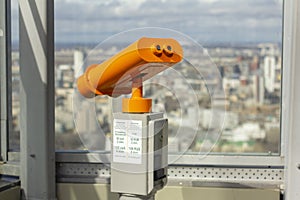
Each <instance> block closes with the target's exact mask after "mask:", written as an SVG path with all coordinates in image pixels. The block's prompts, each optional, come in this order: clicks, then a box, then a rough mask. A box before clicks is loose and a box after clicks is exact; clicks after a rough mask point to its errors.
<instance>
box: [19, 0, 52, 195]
mask: <svg viewBox="0 0 300 200" xmlns="http://www.w3.org/2000/svg"><path fill="white" fill-rule="evenodd" d="M19 8H20V9H19V10H20V75H21V91H20V99H21V111H20V112H21V116H20V124H21V126H20V131H21V189H22V195H23V199H28V200H35V199H38V200H40V199H45V200H46V199H47V200H51V199H56V194H55V144H54V141H55V133H54V26H53V25H54V10H53V9H54V1H53V0H19Z"/></svg>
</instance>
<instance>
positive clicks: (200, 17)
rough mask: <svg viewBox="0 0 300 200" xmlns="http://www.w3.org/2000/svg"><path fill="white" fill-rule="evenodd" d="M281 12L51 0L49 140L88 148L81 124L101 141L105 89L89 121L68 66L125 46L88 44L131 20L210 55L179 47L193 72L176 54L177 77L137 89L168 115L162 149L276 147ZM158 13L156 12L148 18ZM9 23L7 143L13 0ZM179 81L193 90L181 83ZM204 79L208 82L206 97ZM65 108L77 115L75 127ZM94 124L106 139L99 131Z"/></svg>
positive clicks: (270, 0) (125, 0)
mask: <svg viewBox="0 0 300 200" xmlns="http://www.w3.org/2000/svg"><path fill="white" fill-rule="evenodd" d="M282 12H283V10H282V0H255V1H254V0H243V1H241V2H237V1H231V0H228V1H224V0H191V1H181V0H172V1H168V0H153V1H150V0H108V1H107V0H105V1H99V0H89V1H84V0H72V1H70V0H55V44H56V51H55V66H54V68H55V77H56V78H55V88H56V91H55V92H56V97H55V103H56V109H55V116H56V122H55V129H56V130H55V131H56V148H57V150H87V149H86V148H87V147H86V146H85V145H84V144H82V141H81V140H84V139H85V138H84V134H85V133H86V135H87V136H88V138H86V139H87V140H86V141H85V143H89V145H88V146H92V147H93V148H92V149H93V150H110V144H109V138H110V137H111V126H110V125H111V122H112V108H111V105H112V104H113V102H112V100H110V99H109V98H108V97H97V98H96V99H95V106H96V113H97V114H96V118H97V120H96V121H92V120H89V115H87V114H86V111H85V110H86V109H88V108H89V106H88V105H82V107H81V108H77V107H75V108H73V100H74V99H73V95H74V87H75V82H76V81H75V80H76V73H78V69H79V68H80V67H81V66H82V65H83V64H84V62H85V60H86V59H87V58H88V59H89V62H91V63H100V62H102V61H103V60H104V59H106V58H108V57H110V56H112V55H114V54H115V53H117V52H118V51H120V50H121V48H123V47H125V46H124V44H122V45H120V44H119V43H115V44H113V43H111V44H110V45H106V46H105V45H104V46H101V48H98V49H96V50H93V49H94V48H95V46H96V45H97V44H99V43H101V42H102V41H104V40H105V39H106V38H108V37H110V36H112V35H114V34H117V33H119V32H122V31H126V30H128V29H132V28H143V27H153V26H155V27H163V28H170V29H174V30H177V31H180V32H183V33H185V34H187V35H189V36H190V37H192V38H193V39H195V40H196V41H198V42H199V43H200V44H201V45H203V47H204V49H203V52H202V53H203V54H208V55H209V56H210V59H211V61H212V62H210V63H205V62H204V63H203V58H200V57H199V54H197V53H196V52H194V53H193V51H188V53H187V54H185V57H186V58H188V59H189V60H191V61H193V63H202V68H201V70H202V72H203V74H200V75H199V74H198V75H195V71H194V70H193V67H191V66H190V64H189V63H188V62H185V61H184V62H181V63H179V64H178V65H176V66H175V67H174V69H175V70H176V71H178V72H180V73H182V74H183V75H184V81H183V79H181V78H176V76H175V77H174V78H173V77H172V78H169V79H163V80H160V79H159V78H160V76H158V77H157V78H156V79H153V80H151V81H150V82H151V83H152V84H148V85H147V84H146V86H145V91H144V93H145V96H147V97H151V98H153V102H154V105H155V108H154V110H155V111H163V112H165V114H166V116H167V117H168V119H169V151H170V152H171V153H172V152H173V153H176V152H182V151H187V152H188V153H193V152H196V153H199V152H211V153H235V154H236V153H244V154H268V155H276V154H278V153H279V152H280V112H281V111H280V107H281V78H282V59H281V55H282ZM79 13H80V15H79ZM158 16H164V17H159V19H158V18H155V17H158ZM12 27H13V30H12V40H13V53H12V91H13V93H12V101H13V102H12V105H13V108H12V111H13V134H10V136H9V137H10V138H9V142H10V143H9V148H10V149H11V150H18V149H19V137H20V133H19V130H20V129H19V111H20V104H19V100H20V99H19V88H20V76H19V70H20V66H19V52H18V4H17V0H13V1H12ZM186 48H189V47H186ZM91 50H93V51H91ZM211 63H214V67H216V68H217V69H218V74H217V76H216V75H214V76H210V69H211V67H212V65H211ZM205 69H206V72H205ZM203 70H204V71H203ZM166 76H168V74H167V75H166ZM155 83H157V84H155ZM187 84H188V85H189V86H190V87H191V88H192V90H187ZM168 88H173V91H176V92H173V91H170V90H169V89H168ZM211 88H214V89H216V90H215V93H214V94H213V97H214V98H213V101H212V98H211V97H212V96H211V95H212V94H211ZM192 95H196V97H197V98H196V99H197V102H196V103H195V102H193V101H191V99H190V98H189V97H190V96H192ZM182 102H183V104H184V105H181V104H182ZM74 109H75V110H76V111H77V112H79V115H81V118H80V119H81V120H78V119H77V122H76V126H77V128H75V123H74V120H76V119H74V114H73V111H74ZM80 110H83V111H82V114H80ZM196 110H197V112H196ZM224 111H226V112H225V115H224ZM77 114H78V113H77ZM213 115H220V116H221V118H223V117H224V123H223V124H222V125H220V124H219V125H217V126H220V127H219V128H221V130H219V129H218V128H216V127H217V126H215V125H214V124H213V123H214V122H219V121H218V120H216V121H214V120H212V119H213ZM84 116H86V117H84ZM84 118H85V120H82V119H84ZM91 121H92V122H91ZM191 124H196V126H194V125H191ZM98 125H100V127H101V129H102V130H103V132H104V135H105V136H106V138H107V140H104V141H99V140H100V139H99V137H97V136H96V135H97V134H99V133H97V131H98V128H97V127H98ZM220 131H221V132H220ZM78 133H80V137H81V139H80V137H79V135H78ZM219 133H221V135H220V137H219ZM94 136H95V137H94Z"/></svg>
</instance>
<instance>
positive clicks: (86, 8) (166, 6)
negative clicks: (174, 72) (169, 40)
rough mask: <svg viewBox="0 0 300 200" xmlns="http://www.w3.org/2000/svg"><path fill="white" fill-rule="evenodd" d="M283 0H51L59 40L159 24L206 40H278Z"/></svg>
mask: <svg viewBox="0 0 300 200" xmlns="http://www.w3.org/2000/svg"><path fill="white" fill-rule="evenodd" d="M281 21H282V0H241V1H236V0H189V1H185V0H101V1H100V0H55V31H56V40H57V41H59V42H63V41H65V42H100V41H102V40H104V39H105V38H107V37H109V36H111V35H112V34H116V33H118V32H121V31H124V30H128V29H133V28H141V27H149V26H155V27H163V28H170V29H175V30H177V31H180V32H183V33H185V34H187V35H189V36H191V37H192V38H194V39H196V40H199V41H203V42H204V43H205V42H214V41H216V42H222V41H224V42H238V41H241V42H242V41H264V40H268V41H276V42H279V41H280V39H281V29H282V23H281Z"/></svg>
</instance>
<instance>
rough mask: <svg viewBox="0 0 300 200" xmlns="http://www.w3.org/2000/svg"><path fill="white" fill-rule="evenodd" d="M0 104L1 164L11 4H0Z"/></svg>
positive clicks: (7, 111) (8, 115) (7, 123)
mask: <svg viewBox="0 0 300 200" xmlns="http://www.w3.org/2000/svg"><path fill="white" fill-rule="evenodd" d="M0 16H1V18H0V29H1V35H0V78H1V80H0V81H1V82H0V91H1V97H0V103H1V108H0V112H1V125H0V128H1V136H0V146H1V148H0V153H1V158H0V160H1V161H2V162H6V161H7V159H8V134H9V132H10V131H11V121H12V110H11V109H12V107H11V100H12V97H11V96H12V94H11V53H10V52H11V2H10V1H1V2H0Z"/></svg>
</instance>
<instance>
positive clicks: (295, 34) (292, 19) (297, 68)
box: [282, 0, 300, 200]
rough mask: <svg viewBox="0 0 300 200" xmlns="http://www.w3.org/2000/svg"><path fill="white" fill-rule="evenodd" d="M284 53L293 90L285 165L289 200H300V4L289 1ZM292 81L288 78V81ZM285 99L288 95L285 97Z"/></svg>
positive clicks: (286, 4)
mask: <svg viewBox="0 0 300 200" xmlns="http://www.w3.org/2000/svg"><path fill="white" fill-rule="evenodd" d="M284 22H285V23H284V34H285V36H284V49H283V63H284V65H283V84H288V85H290V86H291V87H290V88H287V89H289V90H290V96H289V97H288V98H289V101H288V103H289V106H288V107H290V109H289V110H282V113H286V112H287V113H288V120H286V123H288V126H286V127H288V128H287V129H286V130H284V131H285V133H286V135H287V138H286V141H285V146H284V148H285V149H286V152H285V154H286V157H285V159H286V162H285V163H286V165H285V193H284V196H285V199H286V200H298V199H300V122H299V119H300V2H299V1H297V0H288V1H285V19H284ZM285 77H288V78H285ZM283 96H285V94H284V93H283Z"/></svg>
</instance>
